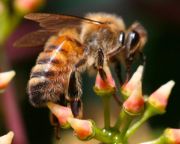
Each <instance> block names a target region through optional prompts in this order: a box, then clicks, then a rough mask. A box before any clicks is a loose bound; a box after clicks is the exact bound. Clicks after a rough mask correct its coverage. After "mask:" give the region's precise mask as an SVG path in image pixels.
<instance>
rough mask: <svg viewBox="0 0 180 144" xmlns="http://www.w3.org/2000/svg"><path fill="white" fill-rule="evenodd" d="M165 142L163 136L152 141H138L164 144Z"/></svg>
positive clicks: (146, 143)
mask: <svg viewBox="0 0 180 144" xmlns="http://www.w3.org/2000/svg"><path fill="white" fill-rule="evenodd" d="M164 143H166V142H165V138H164V136H161V137H159V138H158V139H155V140H153V141H148V142H144V143H140V144H164Z"/></svg>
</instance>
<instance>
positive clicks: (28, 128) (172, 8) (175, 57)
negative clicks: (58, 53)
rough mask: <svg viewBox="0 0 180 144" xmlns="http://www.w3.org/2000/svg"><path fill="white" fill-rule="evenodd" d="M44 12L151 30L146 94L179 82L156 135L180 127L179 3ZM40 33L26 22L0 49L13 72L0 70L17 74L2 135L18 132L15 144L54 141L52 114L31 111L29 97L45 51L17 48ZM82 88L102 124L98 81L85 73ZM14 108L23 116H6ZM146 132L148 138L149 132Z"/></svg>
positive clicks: (104, 3)
mask: <svg viewBox="0 0 180 144" xmlns="http://www.w3.org/2000/svg"><path fill="white" fill-rule="evenodd" d="M10 7H12V5H10ZM39 11H40V12H48V13H63V14H70V15H77V16H84V15H85V14H86V13H88V12H107V13H114V14H117V15H119V16H122V17H123V19H124V21H125V23H126V26H127V27H128V26H129V25H131V24H132V23H133V22H134V21H139V22H140V23H141V24H142V25H144V27H145V28H146V29H147V31H148V42H147V44H146V46H145V48H144V53H145V54H146V56H147V65H146V68H145V74H144V80H143V90H144V94H150V93H151V92H153V91H154V90H155V89H157V88H158V87H159V86H160V85H161V84H163V83H165V82H167V81H168V80H170V79H173V80H175V82H176V85H175V87H174V89H173V92H172V94H171V97H170V100H169V104H168V107H167V112H166V114H164V115H161V116H155V117H154V118H151V119H150V121H149V125H150V127H151V130H152V135H155V134H158V133H159V132H161V131H162V129H164V128H165V127H174V128H175V127H176V128H179V127H180V96H179V95H180V84H179V83H180V76H179V75H180V69H179V67H180V64H179V58H180V51H179V49H180V40H179V39H180V1H178V0H177V1H175V0H166V1H162V0H148V1H143V0H132V1H131V0H76V1H75V0H48V1H46V3H45V4H44V6H43V7H42V8H41V9H40V10H39ZM36 29H38V26H37V24H35V23H33V22H30V21H27V20H24V19H22V20H21V22H20V23H19V24H18V26H17V28H16V29H15V30H14V31H13V33H12V34H11V35H10V36H9V37H8V40H7V41H6V43H5V45H4V46H3V47H1V49H0V50H1V51H0V52H1V60H2V57H5V59H6V63H8V67H7V66H4V65H2V66H1V65H0V66H1V70H3V71H6V70H9V69H14V70H15V71H16V73H17V75H16V77H15V79H14V81H13V83H12V85H11V86H10V88H9V89H8V90H7V91H6V94H5V95H3V96H2V97H0V99H1V101H0V113H1V114H0V116H1V118H0V130H1V132H0V134H1V135H3V134H4V133H5V132H7V131H8V130H10V129H11V128H12V127H13V128H17V134H15V140H14V144H26V143H28V144H51V143H52V141H53V128H52V127H51V125H50V123H49V110H48V109H45V108H44V109H36V108H34V107H32V106H31V105H30V103H29V100H28V95H27V93H26V86H27V81H28V79H29V73H30V70H31V68H32V66H33V65H34V63H35V60H36V57H37V56H38V53H39V52H40V51H42V49H43V48H34V49H32V48H31V49H28V48H24V49H21V48H19V49H18V48H14V47H13V46H12V44H13V43H14V42H15V41H16V40H17V39H18V38H20V37H21V36H23V35H24V34H26V33H28V32H30V31H33V30H36ZM2 49H3V50H2ZM3 60H4V59H3ZM0 63H1V62H0ZM83 84H85V85H83V91H84V93H83V102H84V114H85V118H93V119H95V120H97V121H98V123H99V124H100V125H101V123H102V121H101V119H102V118H101V117H102V113H101V111H102V107H101V104H100V98H98V97H96V96H95V95H94V93H93V90H92V87H93V84H94V77H90V76H88V75H87V74H86V73H85V74H83ZM12 93H13V96H12ZM9 95H11V96H9ZM4 96H6V97H4ZM13 106H14V107H15V108H16V109H17V111H16V112H17V115H18V116H17V115H13V114H12V113H10V114H7V113H8V112H9V110H8V109H10V111H11V112H12V108H11V107H13ZM14 107H13V108H14ZM112 111H113V112H114V115H116V114H117V113H116V112H117V110H116V109H115V107H112ZM9 115H10V116H9ZM12 115H13V116H12ZM8 118H11V119H8ZM17 121H18V124H19V122H20V124H21V126H20V127H21V131H20V132H19V131H18V124H16V122H17ZM142 131H143V133H144V131H145V130H142ZM22 132H23V133H22ZM62 133H63V134H62V137H64V138H62V139H61V142H62V144H63V143H68V144H74V143H80V142H70V141H69V140H71V137H72V133H70V137H69V136H67V135H66V134H67V133H68V131H65V132H64V131H62ZM22 135H23V136H22ZM22 139H23V140H22ZM75 139H76V138H75ZM63 140H65V141H64V142H63ZM67 140H68V142H67ZM91 143H93V142H91Z"/></svg>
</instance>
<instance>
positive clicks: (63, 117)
mask: <svg viewBox="0 0 180 144" xmlns="http://www.w3.org/2000/svg"><path fill="white" fill-rule="evenodd" d="M47 106H48V108H49V109H50V110H51V112H52V113H53V114H54V115H55V116H56V117H57V119H58V121H59V123H60V125H61V126H62V127H63V128H67V127H69V123H68V118H72V117H73V114H72V111H71V109H70V108H69V107H64V106H61V105H58V104H54V103H52V102H48V103H47Z"/></svg>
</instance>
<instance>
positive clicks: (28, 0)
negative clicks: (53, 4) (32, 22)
mask: <svg viewBox="0 0 180 144" xmlns="http://www.w3.org/2000/svg"><path fill="white" fill-rule="evenodd" d="M44 2H45V1H44V0H14V8H15V10H16V11H17V12H19V13H21V14H22V15H24V14H27V13H30V12H34V11H35V10H37V9H38V8H40V7H41V6H42V5H43V4H44Z"/></svg>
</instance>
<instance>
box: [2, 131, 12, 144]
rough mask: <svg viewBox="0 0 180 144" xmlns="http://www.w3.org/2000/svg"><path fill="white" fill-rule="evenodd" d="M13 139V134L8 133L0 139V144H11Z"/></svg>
mask: <svg viewBox="0 0 180 144" xmlns="http://www.w3.org/2000/svg"><path fill="white" fill-rule="evenodd" d="M13 137H14V133H13V132H12V131H10V132H9V133H7V134H6V135H3V136H1V137H0V144H11V143H12V139H13Z"/></svg>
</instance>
